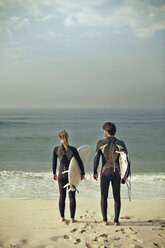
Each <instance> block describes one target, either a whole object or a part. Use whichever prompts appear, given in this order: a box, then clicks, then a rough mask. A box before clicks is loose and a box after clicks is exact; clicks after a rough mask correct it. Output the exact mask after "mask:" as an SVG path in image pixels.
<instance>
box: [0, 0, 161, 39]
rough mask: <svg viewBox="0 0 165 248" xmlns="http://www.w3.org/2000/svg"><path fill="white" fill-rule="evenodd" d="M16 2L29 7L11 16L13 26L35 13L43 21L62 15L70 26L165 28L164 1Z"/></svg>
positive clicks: (146, 33)
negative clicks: (21, 13) (22, 14)
mask: <svg viewBox="0 0 165 248" xmlns="http://www.w3.org/2000/svg"><path fill="white" fill-rule="evenodd" d="M8 2H9V3H11V0H1V5H2V6H3V8H4V6H6V9H7V8H8V7H7V3H8ZM8 6H10V4H8ZM15 6H16V7H17V8H18V9H19V7H20V8H22V9H24V10H26V17H24V18H21V17H20V18H19V17H18V16H13V17H12V18H11V19H12V21H13V28H14V29H19V28H21V27H25V26H27V25H28V24H29V19H30V16H32V17H33V18H34V20H40V21H43V22H46V21H47V22H49V21H51V20H52V19H54V18H56V19H58V18H59V20H60V22H61V21H63V24H64V26H65V27H66V28H67V29H68V28H70V29H71V28H72V27H73V26H78V25H81V26H86V27H89V28H90V27H97V28H99V29H101V28H107V29H109V32H113V33H114V34H115V33H116V34H120V33H122V32H125V30H127V31H128V30H129V31H131V32H132V33H133V34H134V35H135V36H136V37H139V38H149V37H151V36H154V35H155V33H156V32H157V31H162V30H165V4H163V1H159V2H157V1H151V0H145V1H144V0H123V1H120V0H118V1H115V0H95V1H89V0H84V1H78V0H77V1H75V0H35V1H33V0H28V1H24V0H15ZM0 7H1V6H0ZM24 16H25V15H24Z"/></svg>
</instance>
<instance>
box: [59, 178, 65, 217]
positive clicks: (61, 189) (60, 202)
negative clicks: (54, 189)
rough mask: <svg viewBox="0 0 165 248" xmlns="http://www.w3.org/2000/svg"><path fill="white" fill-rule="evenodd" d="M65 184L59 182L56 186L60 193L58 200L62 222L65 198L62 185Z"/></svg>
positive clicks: (61, 181)
mask: <svg viewBox="0 0 165 248" xmlns="http://www.w3.org/2000/svg"><path fill="white" fill-rule="evenodd" d="M65 184H66V182H65V181H63V180H59V181H58V185H59V192H60V198H59V210H60V215H61V218H62V221H64V220H65V217H64V212H65V198H66V188H64V185H65Z"/></svg>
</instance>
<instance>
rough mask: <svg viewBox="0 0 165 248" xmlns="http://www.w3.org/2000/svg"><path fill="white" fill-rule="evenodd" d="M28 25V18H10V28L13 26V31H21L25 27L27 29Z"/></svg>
mask: <svg viewBox="0 0 165 248" xmlns="http://www.w3.org/2000/svg"><path fill="white" fill-rule="evenodd" d="M28 25H29V19H28V18H23V17H20V16H12V17H10V26H12V28H13V29H20V28H23V27H27V26H28Z"/></svg>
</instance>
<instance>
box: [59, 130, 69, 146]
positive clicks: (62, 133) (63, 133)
mask: <svg viewBox="0 0 165 248" xmlns="http://www.w3.org/2000/svg"><path fill="white" fill-rule="evenodd" d="M59 137H60V139H61V140H62V141H64V144H66V145H68V138H69V135H68V133H67V131H65V130H61V131H60V132H59Z"/></svg>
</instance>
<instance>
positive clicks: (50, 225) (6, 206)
mask: <svg viewBox="0 0 165 248" xmlns="http://www.w3.org/2000/svg"><path fill="white" fill-rule="evenodd" d="M164 206H165V199H132V201H131V202H129V201H128V199H122V201H121V214H120V225H119V226H117V227H115V226H114V225H113V212H114V209H113V207H114V205H113V199H112V198H109V200H108V226H103V225H101V224H100V222H101V221H102V215H101V209H100V198H95V199H88V198H86V199H82V198H81V199H80V198H79V199H77V210H76V216H75V217H76V220H77V221H78V222H77V223H74V224H72V223H71V221H70V217H69V215H70V213H69V200H68V198H67V200H66V216H65V217H66V221H65V222H64V223H62V222H61V221H60V215H59V210H58V199H49V200H48V199H32V200H29V199H19V200H18V199H17V200H16V199H9V200H7V199H0V223H1V224H0V247H1V248H31V247H33V248H34V247H36V248H39V247H42V248H51V247H52V248H53V247H57V248H58V247H59V248H63V247H66V245H67V248H71V247H80V248H81V247H87V248H100V247H120V248H124V247H131V248H137V247H138V248H143V247H144V248H148V247H150V248H154V247H158V248H163V247H165V239H164V237H165V213H164V209H165V207H164Z"/></svg>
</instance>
